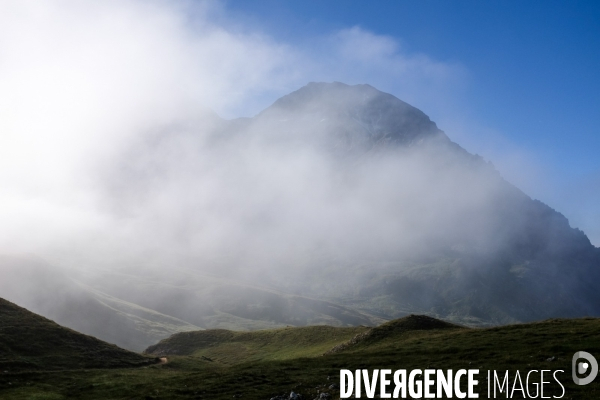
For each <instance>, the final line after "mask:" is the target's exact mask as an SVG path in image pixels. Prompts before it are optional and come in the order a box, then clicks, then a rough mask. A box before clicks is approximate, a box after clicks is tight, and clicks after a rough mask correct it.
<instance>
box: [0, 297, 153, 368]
mask: <svg viewBox="0 0 600 400" xmlns="http://www.w3.org/2000/svg"><path fill="white" fill-rule="evenodd" d="M154 363H155V361H154V360H153V359H151V358H149V357H144V356H141V355H139V354H136V353H132V352H130V351H127V350H123V349H121V348H119V347H117V346H115V345H111V344H108V343H105V342H102V341H100V340H98V339H96V338H94V337H91V336H87V335H83V334H81V333H79V332H75V331H73V330H71V329H67V328H64V327H62V326H60V325H58V324H56V323H55V322H53V321H50V320H48V319H46V318H44V317H41V316H39V315H36V314H34V313H32V312H30V311H28V310H26V309H24V308H21V307H19V306H17V305H15V304H13V303H11V302H9V301H6V300H4V299H0V370H3V371H10V372H16V371H24V370H45V371H47V370H65V369H69V370H70V369H83V368H126V367H139V366H143V365H150V364H154Z"/></svg>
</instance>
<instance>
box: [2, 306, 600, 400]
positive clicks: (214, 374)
mask: <svg viewBox="0 0 600 400" xmlns="http://www.w3.org/2000/svg"><path fill="white" fill-rule="evenodd" d="M327 348H328V349H329V350H331V349H332V348H335V349H336V350H335V351H329V350H325V349H327ZM150 350H152V351H154V352H156V354H161V355H165V354H166V355H167V357H168V359H169V362H168V363H166V364H161V365H153V366H149V367H143V368H137V369H117V370H93V371H89V370H88V371H83V370H81V371H69V372H68V373H60V374H57V373H53V372H45V371H38V372H29V373H24V372H23V373H11V372H9V373H4V374H0V398H2V399H30V398H48V399H66V398H80V399H131V398H136V399H137V398H142V399H143V398H146V399H189V398H194V399H217V400H218V399H231V398H246V399H257V400H260V399H271V398H272V397H274V396H276V395H283V394H286V395H288V396H289V393H290V392H291V391H294V392H296V393H300V394H302V395H303V396H304V399H313V398H316V397H317V396H318V394H319V392H325V393H329V394H330V395H332V398H333V399H335V398H337V397H338V396H339V392H338V389H337V388H336V387H335V386H334V387H331V386H332V385H334V384H336V383H339V370H340V369H342V368H344V369H351V370H354V369H358V368H361V369H369V370H372V369H375V368H379V369H381V368H390V369H393V370H395V369H407V370H411V369H416V368H420V369H424V368H440V369H454V370H457V369H462V368H464V369H471V368H478V369H480V375H479V376H478V379H479V380H480V384H479V386H478V388H479V389H480V394H481V395H480V398H486V397H487V396H486V395H485V388H486V387H487V383H486V374H487V370H488V369H489V370H497V371H501V372H504V371H505V370H510V371H511V380H512V377H513V376H514V375H513V373H514V371H516V370H519V371H521V373H523V372H526V371H529V370H534V369H537V370H541V369H546V370H552V371H555V370H559V369H561V370H564V371H565V372H564V373H558V377H559V378H560V381H561V383H562V384H563V385H565V388H566V395H565V396H564V398H565V399H569V398H570V399H598V398H600V379H598V378H597V379H596V381H595V382H593V383H592V384H590V385H587V386H581V387H579V386H575V385H574V384H573V382H572V380H571V357H572V356H573V354H574V353H575V352H576V351H580V350H584V351H588V352H590V353H591V354H594V355H596V356H598V355H600V320H599V319H594V318H583V319H570V320H560V319H559V320H548V321H543V322H537V323H530V324H520V325H509V326H503V327H496V328H486V329H475V328H465V327H460V326H456V325H452V324H448V323H445V322H443V321H439V320H435V319H432V318H429V317H422V316H409V317H406V318H403V319H399V320H396V321H390V322H389V323H386V324H383V325H381V326H379V327H376V328H373V329H369V328H364V327H358V328H333V327H304V328H287V329H274V330H267V331H261V332H232V331H226V330H208V331H202V332H189V333H181V334H177V335H174V336H173V337H171V338H169V339H167V340H163V341H162V342H161V343H159V344H158V345H156V346H153V347H152V348H151V349H149V351H150ZM324 353H326V354H324ZM174 354H179V355H174ZM183 354H185V355H183ZM538 380H539V375H538ZM560 394H561V389H560V387H559V386H558V385H557V384H555V383H554V384H550V385H547V386H546V390H545V392H544V395H545V396H552V395H556V396H559V395H560ZM499 398H505V396H504V395H501V396H500V397H499ZM513 398H518V396H516V395H515V396H514V397H513Z"/></svg>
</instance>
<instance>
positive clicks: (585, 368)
mask: <svg viewBox="0 0 600 400" xmlns="http://www.w3.org/2000/svg"><path fill="white" fill-rule="evenodd" d="M582 359H583V360H585V361H583V360H582ZM572 371H573V382H575V384H576V385H587V384H589V383H592V381H593V380H594V379H595V378H596V375H598V361H596V359H595V358H594V356H593V355H591V354H590V353H588V352H585V351H578V352H577V353H575V354H574V355H573V361H572ZM585 374H589V375H588V376H587V377H585V378H580V377H579V376H580V375H585Z"/></svg>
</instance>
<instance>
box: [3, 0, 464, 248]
mask: <svg viewBox="0 0 600 400" xmlns="http://www.w3.org/2000/svg"><path fill="white" fill-rule="evenodd" d="M226 14H227V10H226V9H225V8H224V5H223V4H222V3H218V2H186V1H174V2H159V1H136V0H132V1H116V0H113V1H103V2H80V1H69V0H56V1H47V2H43V3H39V2H29V1H6V2H2V3H1V4H0V114H1V115H2V118H1V119H0V132H2V135H1V136H0V199H1V200H0V218H1V219H2V220H3V224H2V227H1V228H0V251H2V252H7V251H8V252H12V251H16V252H34V253H40V254H41V255H43V256H46V255H52V254H58V253H60V254H61V257H62V256H64V255H66V254H68V252H69V251H75V250H74V249H73V247H74V246H73V244H72V243H73V242H72V240H73V239H74V238H82V237H86V238H88V239H89V240H90V243H92V242H95V243H98V242H102V243H105V245H106V246H117V247H118V242H119V240H120V239H119V238H120V236H119V235H121V234H122V235H124V236H128V235H135V233H134V232H132V231H128V230H129V229H133V228H132V226H133V225H131V224H129V223H130V222H126V221H128V220H127V219H126V218H124V217H123V214H122V211H123V209H121V211H119V210H118V207H115V203H116V202H117V201H113V202H112V205H110V206H107V204H108V203H110V201H108V200H107V199H106V197H105V196H106V193H105V192H104V186H103V185H104V184H105V181H104V180H103V179H104V178H105V177H106V176H108V175H110V174H113V173H114V168H113V165H112V163H113V162H115V160H116V159H117V158H118V157H120V156H122V155H123V154H127V152H128V151H131V149H132V146H133V145H134V144H139V143H144V141H145V140H147V138H149V137H150V138H151V137H154V136H153V135H154V134H155V133H156V132H157V131H158V130H161V129H163V130H164V129H167V127H170V126H184V125H186V124H188V125H190V126H194V125H196V126H198V125H202V124H206V123H207V119H206V118H207V117H206V115H207V111H206V110H207V109H212V110H215V111H216V112H217V113H218V114H220V115H223V116H226V117H233V116H237V115H252V114H254V113H256V112H258V111H260V110H261V109H263V108H264V107H265V106H267V105H268V104H269V103H270V102H272V101H273V99H275V98H276V97H278V96H280V95H283V94H285V93H287V92H289V91H290V90H293V89H296V88H297V87H299V86H302V85H304V84H305V83H306V82H308V81H320V80H325V81H333V80H338V81H348V82H351V83H352V82H372V83H374V84H375V85H376V86H377V85H378V86H379V87H380V88H381V89H383V90H388V91H394V92H396V93H397V92H402V93H405V94H406V98H407V99H408V100H410V99H411V98H414V99H419V98H420V99H422V100H423V99H425V98H427V97H429V98H433V97H432V96H430V94H431V93H432V92H434V91H435V92H437V93H438V95H437V97H435V98H436V99H442V98H443V95H442V94H440V93H444V90H443V87H444V86H445V85H450V86H452V85H455V84H457V82H460V81H461V79H462V76H463V73H464V71H463V68H462V67H460V66H459V65H455V64H447V63H444V62H440V61H435V60H432V59H431V58H429V57H427V56H425V55H422V54H416V55H413V54H408V53H406V52H405V51H404V50H403V48H402V46H401V45H400V43H398V42H397V41H396V40H395V39H393V38H390V37H386V36H380V35H376V34H374V33H371V32H369V31H367V30H364V29H362V28H360V27H352V28H349V29H344V30H341V31H338V32H332V33H331V34H329V35H325V36H322V37H317V38H315V40H316V42H317V43H318V45H316V46H306V45H293V44H290V43H285V42H282V41H280V40H278V39H277V38H276V37H274V36H272V35H269V34H268V33H265V32H262V31H260V30H259V29H257V28H256V27H252V26H243V22H240V21H235V20H231V19H228V18H226V17H224V15H226ZM436 101H437V100H436ZM200 131H202V129H200ZM195 134H202V133H201V132H200V133H198V132H195ZM171 144H172V143H171ZM172 145H173V144H172ZM173 146H174V147H173V148H172V149H171V150H172V152H173V153H174V154H178V152H180V151H181V147H179V146H178V145H173ZM142 148H143V147H142ZM184 148H185V143H184ZM163 150H164V149H163ZM188 156H189V155H188ZM188 156H186V157H184V158H185V159H188V158H189V157H188ZM204 156H205V157H206V160H205V161H204V162H205V165H208V164H209V163H210V162H212V163H214V164H215V165H219V162H220V161H219V159H218V157H215V156H214V155H212V154H205V155H204ZM296 161H297V162H298V163H299V165H296V167H298V168H302V162H301V160H296ZM312 161H315V160H312ZM248 163H250V161H248ZM144 165H146V164H144ZM271 167H272V168H277V167H276V166H275V163H273V165H271ZM206 168H208V167H206ZM218 168H226V166H219V167H218ZM177 171H180V172H182V169H177ZM255 172H256V176H255V177H254V179H256V181H259V180H260V174H259V172H260V170H258V171H255ZM144 173H145V174H152V173H153V170H152V169H149V170H148V171H145V172H144ZM182 173H183V172H182ZM117 175H118V173H117ZM167 175H168V174H167ZM111 176H113V177H114V175H111ZM103 177H104V178H103ZM156 179H159V178H156ZM215 179H216V178H215ZM128 184H132V185H133V184H134V182H128ZM167 184H168V183H167ZM211 184H212V185H213V186H214V189H215V190H222V191H224V192H225V193H227V190H228V189H229V188H227V187H222V185H223V183H220V182H218V181H213V182H212V183H211ZM177 190H179V189H177ZM139 193H144V192H143V191H142V192H139ZM235 193H236V194H235V195H239V193H237V192H235ZM167 197H168V196H167ZM115 199H118V201H121V200H122V199H121V198H120V197H116V198H115ZM162 199H163V200H164V201H166V200H165V198H162ZM137 200H138V201H139V206H136V207H137V211H136V210H135V208H136V207H133V208H131V207H130V208H129V210H128V212H129V213H130V214H131V213H133V214H136V213H137V215H139V214H140V213H143V212H144V210H146V209H145V208H144V207H145V206H144V201H146V202H160V201H161V196H160V195H158V196H156V197H152V198H151V199H149V200H148V199H142V198H140V197H138V198H137ZM260 201H262V200H261V199H260V198H257V199H255V202H257V203H259V202H260ZM132 210H133V211H132ZM146 211H148V212H149V213H150V212H151V211H152V207H150V208H149V209H148V210H146ZM175 214H176V213H175ZM175 214H172V215H171V217H173V218H175V219H177V218H185V217H183V216H177V215H175ZM157 218H158V217H157ZM161 218H166V219H168V218H169V217H168V216H166V215H162V216H161V217H160V218H158V219H157V220H156V222H157V223H168V221H164V220H163V219H161ZM230 223H231V224H232V225H233V224H235V221H233V222H230ZM128 224H129V225H128ZM134 225H135V224H134ZM136 229H137V228H136ZM117 232H121V233H120V234H117ZM109 233H110V234H109ZM184 233H185V232H184V231H182V235H183V234H184ZM229 233H230V231H229V230H226V229H223V235H227V234H229ZM112 236H114V239H109V237H112ZM91 238H95V240H92V239H91ZM98 238H102V240H97V239H98ZM159 238H160V235H157V238H156V239H154V240H155V241H157V242H158V241H160V239H159ZM109 243H112V244H109ZM80 245H81V243H80ZM98 246H99V247H102V246H104V245H98ZM91 247H93V246H90V248H91ZM57 248H61V250H60V251H58V250H56V249H57ZM84 248H88V247H86V246H80V250H78V251H80V252H84V251H85V250H83V249H84ZM96 252H98V251H95V253H96Z"/></svg>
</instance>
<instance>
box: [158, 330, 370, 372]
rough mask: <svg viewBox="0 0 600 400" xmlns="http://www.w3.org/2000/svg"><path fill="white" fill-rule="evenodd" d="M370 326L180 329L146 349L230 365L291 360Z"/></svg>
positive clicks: (323, 349)
mask: <svg viewBox="0 0 600 400" xmlns="http://www.w3.org/2000/svg"><path fill="white" fill-rule="evenodd" d="M368 330H369V328H367V327H363V326H360V327H354V328H335V327H331V326H309V327H294V328H291V327H288V328H280V329H270V330H264V331H255V332H234V331H228V330H224V329H210V330H205V331H198V332H184V333H178V334H176V335H173V336H171V337H170V338H168V339H164V340H162V341H161V342H160V343H158V344H156V345H154V346H150V347H149V348H148V349H147V350H146V352H147V353H149V354H153V355H157V356H158V355H160V356H163V355H173V354H176V355H191V356H196V357H202V356H204V357H208V358H210V359H212V360H214V361H217V362H219V363H222V364H228V365H231V364H239V363H240V362H251V361H261V360H289V359H294V358H300V357H316V356H320V355H321V354H323V353H325V352H326V351H328V350H329V349H331V348H332V347H334V346H337V345H339V344H340V343H342V342H345V341H348V340H350V339H351V338H352V337H354V336H356V335H357V334H360V333H364V332H366V331H368Z"/></svg>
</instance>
